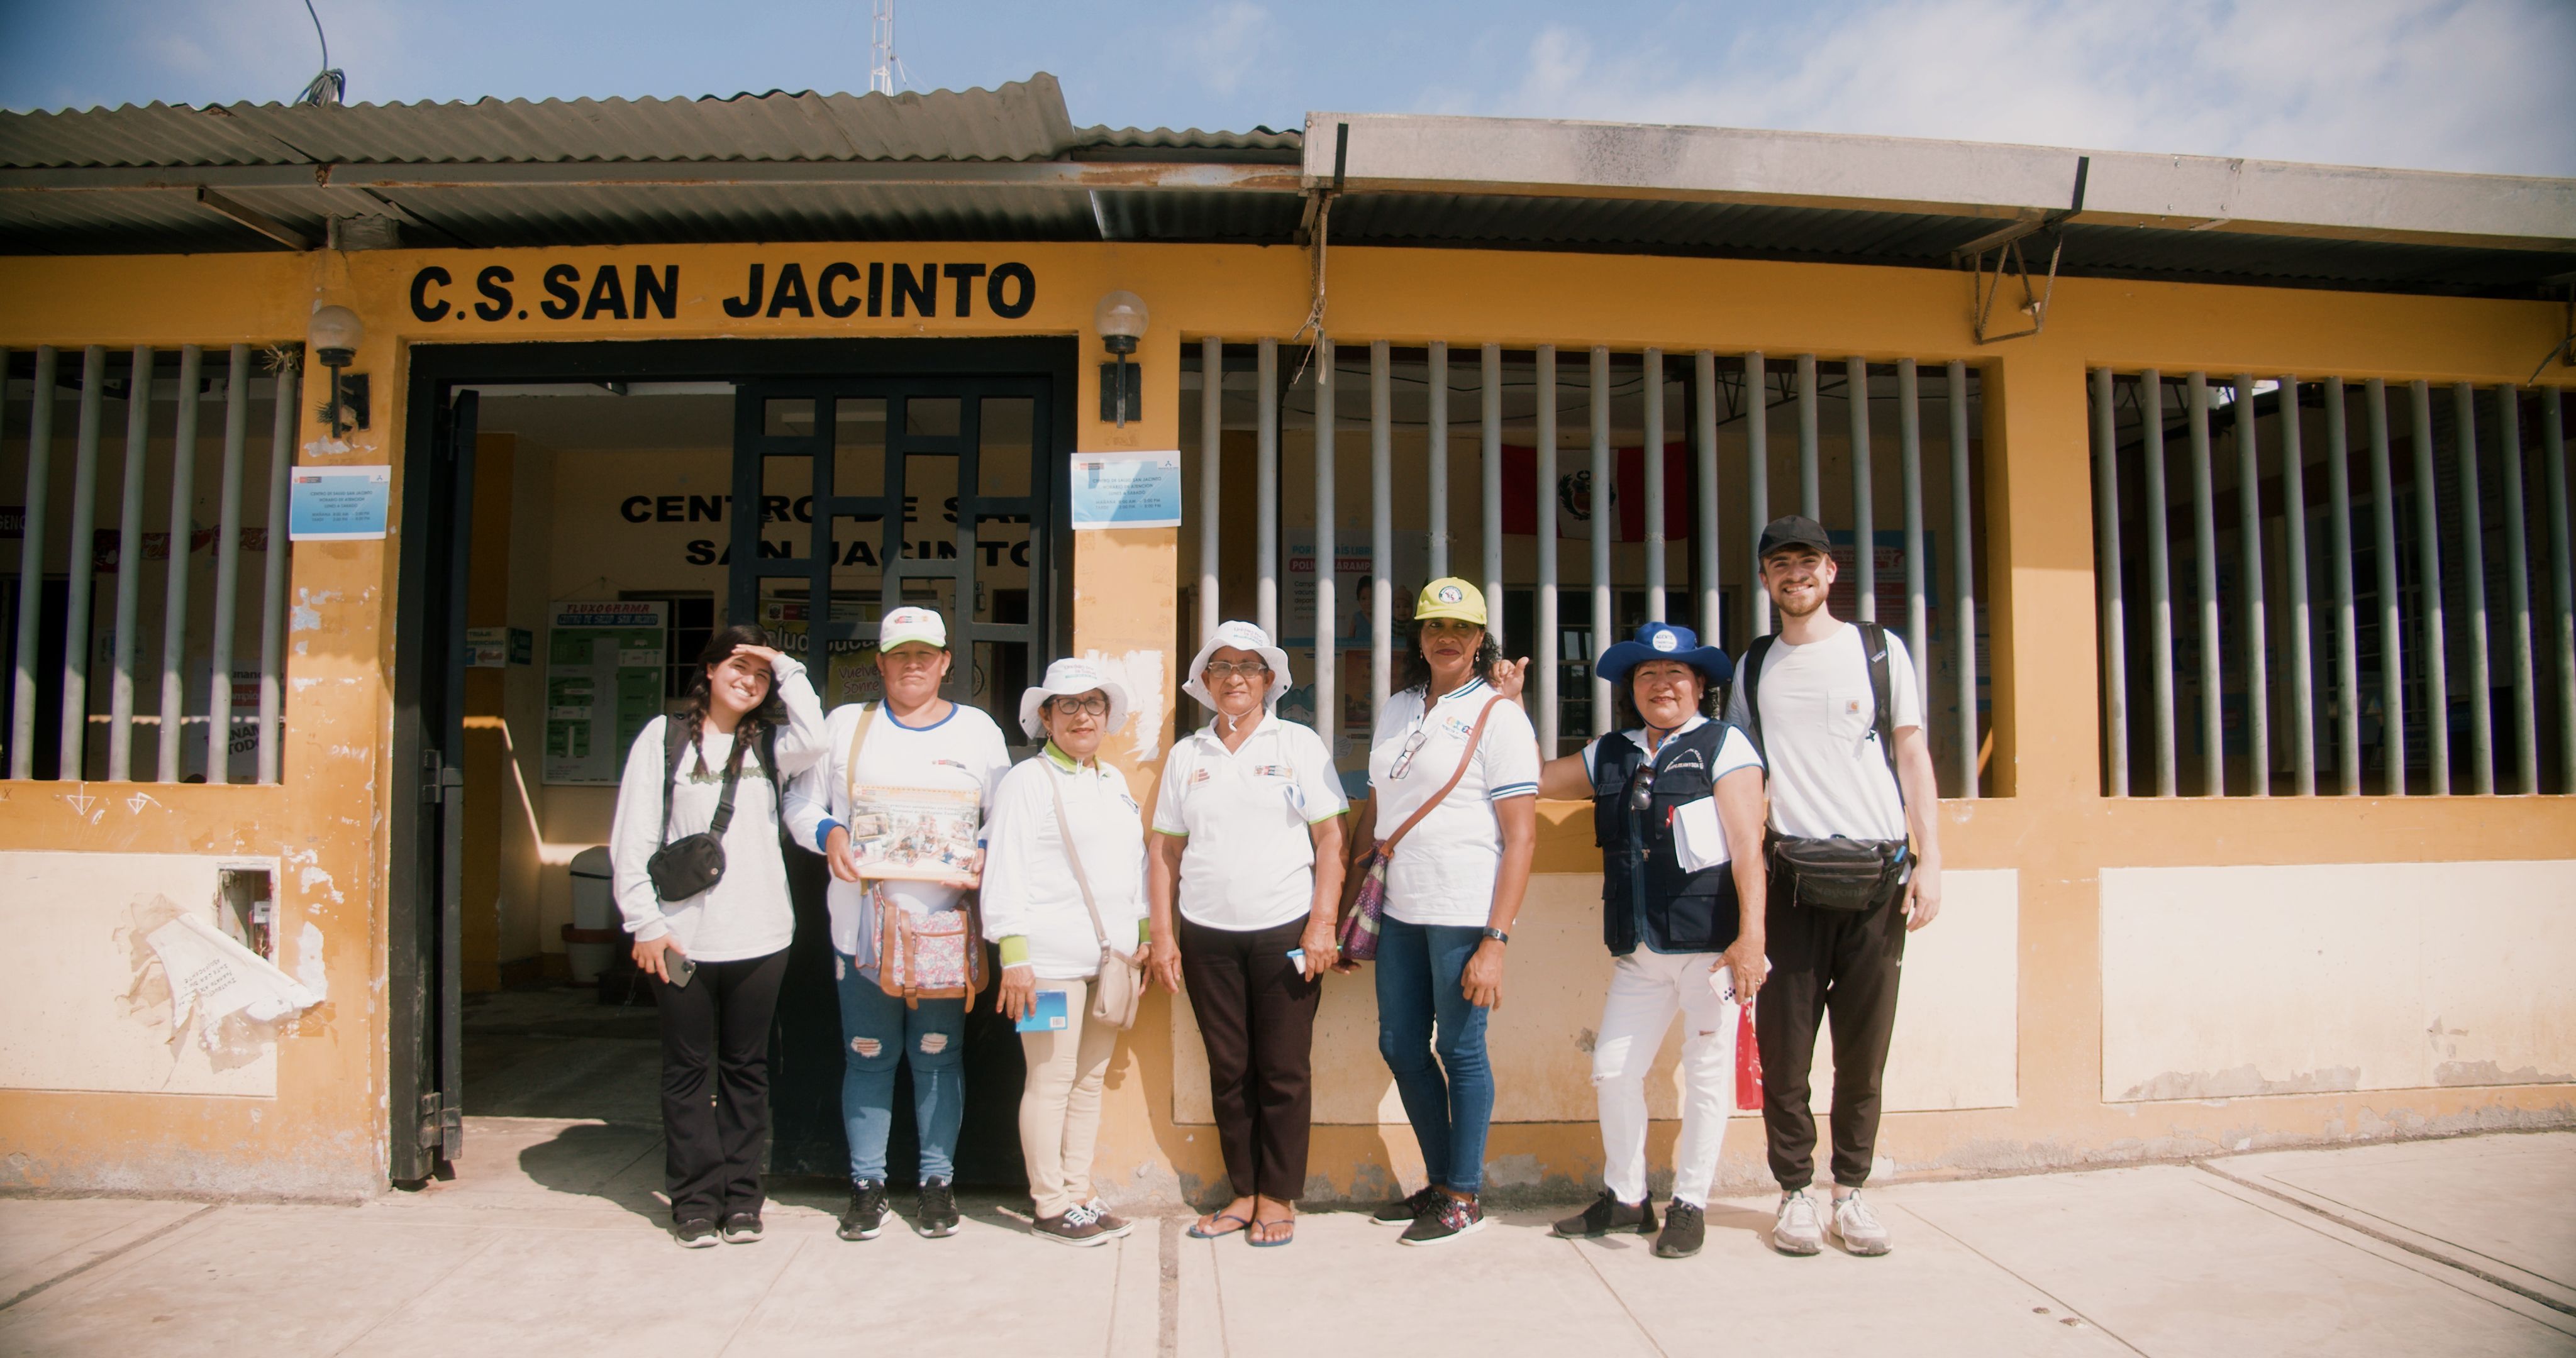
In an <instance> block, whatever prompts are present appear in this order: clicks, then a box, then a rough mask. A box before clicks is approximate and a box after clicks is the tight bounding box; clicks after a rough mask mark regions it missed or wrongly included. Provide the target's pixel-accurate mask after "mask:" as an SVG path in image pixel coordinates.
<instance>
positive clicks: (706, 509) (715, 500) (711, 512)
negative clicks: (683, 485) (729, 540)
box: [689, 495, 725, 523]
mask: <svg viewBox="0 0 2576 1358" xmlns="http://www.w3.org/2000/svg"><path fill="white" fill-rule="evenodd" d="M724 502H725V497H723V496H721V495H692V496H690V497H689V522H691V523H722V522H724Z"/></svg>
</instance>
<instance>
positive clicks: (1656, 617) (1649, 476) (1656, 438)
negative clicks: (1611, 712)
mask: <svg viewBox="0 0 2576 1358" xmlns="http://www.w3.org/2000/svg"><path fill="white" fill-rule="evenodd" d="M1642 366H1643V368H1644V370H1645V376H1646V383H1645V387H1644V396H1645V400H1646V457H1645V462H1646V617H1647V619H1648V620H1649V621H1652V622H1662V621H1663V620H1664V566H1665V562H1664V550H1665V547H1666V545H1667V544H1666V542H1665V534H1664V351H1663V350H1661V349H1649V350H1647V351H1646V355H1645V359H1644V362H1643V365H1642Z"/></svg>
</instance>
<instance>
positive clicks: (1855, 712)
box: [1843, 698, 1860, 717]
mask: <svg viewBox="0 0 2576 1358" xmlns="http://www.w3.org/2000/svg"><path fill="white" fill-rule="evenodd" d="M1843 715H1844V716H1846V717H1857V716H1859V715H1860V699H1858V698H1845V699H1843Z"/></svg>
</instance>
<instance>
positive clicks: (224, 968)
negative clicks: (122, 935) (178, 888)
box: [144, 915, 322, 1033]
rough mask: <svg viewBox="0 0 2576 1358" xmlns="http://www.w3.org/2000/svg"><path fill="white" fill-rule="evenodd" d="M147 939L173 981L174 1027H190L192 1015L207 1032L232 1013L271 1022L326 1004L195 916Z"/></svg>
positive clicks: (262, 1021)
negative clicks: (189, 1022) (189, 1021)
mask: <svg viewBox="0 0 2576 1358" xmlns="http://www.w3.org/2000/svg"><path fill="white" fill-rule="evenodd" d="M144 941H145V942H146V943H148V944H150V945H151V947H152V951H153V952H154V953H156V954H158V955H159V956H160V958H161V969H162V970H163V971H164V972H166V973H168V975H169V978H170V1026H171V1027H172V1028H173V1029H177V1028H182V1027H184V1026H186V1024H187V1022H188V1019H189V1017H190V1016H191V1014H193V1015H195V1016H196V1018H197V1020H198V1023H199V1030H200V1031H201V1032H205V1033H211V1032H212V1030H213V1029H214V1027H215V1025H216V1024H217V1023H219V1022H220V1021H222V1020H223V1019H226V1018H229V1017H231V1016H232V1015H234V1014H241V1015H243V1016H244V1017H246V1018H248V1019H250V1020H251V1021H252V1022H254V1023H273V1022H275V1021H277V1020H279V1019H282V1018H285V1017H287V1016H288V1015H290V1014H294V1013H296V1012H298V1011H300V1010H304V1009H309V1008H311V1007H313V1006H314V1005H316V1004H319V1003H321V1002H322V997H321V996H319V995H316V994H314V993H313V991H312V990H311V989H310V988H309V987H307V986H306V985H305V984H304V983H303V982H301V981H298V980H296V979H295V978H294V977H292V976H289V975H287V974H286V973H285V972H282V971H279V970H278V969H277V968H276V967H275V966H272V965H270V963H269V961H268V959H267V958H264V957H262V956H260V955H259V954H257V953H255V952H252V951H251V950H250V949H248V948H245V947H243V946H242V945H240V944H239V943H236V942H234V941H233V940H232V938H231V937H230V936H228V935H226V934H225V933H224V932H223V931H221V930H219V929H217V928H215V927H214V926H213V925H211V924H208V923H206V922H205V921H203V920H200V919H197V918H195V917H194V916H189V915H182V916H180V917H179V918H177V919H174V920H172V921H170V922H169V923H168V924H164V925H162V926H161V927H160V928H158V929H155V930H153V931H152V932H151V933H150V934H148V935H146V936H145V938H144Z"/></svg>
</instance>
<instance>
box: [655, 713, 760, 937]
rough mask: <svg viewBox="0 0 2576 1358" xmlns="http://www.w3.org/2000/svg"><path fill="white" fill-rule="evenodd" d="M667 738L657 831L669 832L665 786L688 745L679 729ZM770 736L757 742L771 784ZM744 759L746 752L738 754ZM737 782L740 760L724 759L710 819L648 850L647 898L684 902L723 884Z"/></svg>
mask: <svg viewBox="0 0 2576 1358" xmlns="http://www.w3.org/2000/svg"><path fill="white" fill-rule="evenodd" d="M669 730H670V737H669V739H667V740H665V741H664V742H663V754H662V833H663V834H665V835H668V834H669V833H671V785H672V784H673V783H675V782H677V781H679V776H680V751H682V750H684V749H686V748H687V747H688V743H689V738H688V732H687V730H686V729H685V728H683V727H680V726H677V725H671V726H670V727H669ZM773 734H774V733H772V732H768V731H763V732H762V733H761V742H760V763H761V767H762V768H764V769H768V770H770V778H771V781H773V782H775V781H776V780H777V776H778V775H777V765H776V763H775V762H773V760H772V759H771V753H770V752H771V751H772V750H773V749H774V748H775V747H774V746H773V745H772V744H771V739H772V736H773ZM742 753H743V755H744V756H745V757H748V756H749V755H750V753H751V752H750V751H748V750H746V751H743V752H742ZM741 778H742V759H740V758H735V759H728V760H726V761H725V775H724V791H723V792H722V793H721V794H720V795H718V797H717V798H716V814H715V819H713V820H711V821H709V822H707V828H706V829H704V830H701V831H699V832H698V833H696V834H694V835H682V836H681V837H679V838H678V839H674V840H670V841H669V842H667V843H665V844H663V846H662V847H661V848H658V849H655V850H654V851H653V856H652V857H651V858H648V859H646V860H645V861H644V872H645V875H647V876H649V877H651V878H652V879H653V894H654V895H656V896H659V897H661V898H662V899H663V900H665V901H685V900H687V899H688V898H690V897H691V896H695V895H697V894H698V893H700V892H702V891H706V890H709V889H711V888H712V887H714V886H715V884H716V883H718V882H721V881H723V880H724V874H725V851H724V834H725V830H726V829H727V828H728V827H730V826H731V825H732V824H733V792H734V784H735V783H737V782H739V781H740V780H741Z"/></svg>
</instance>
